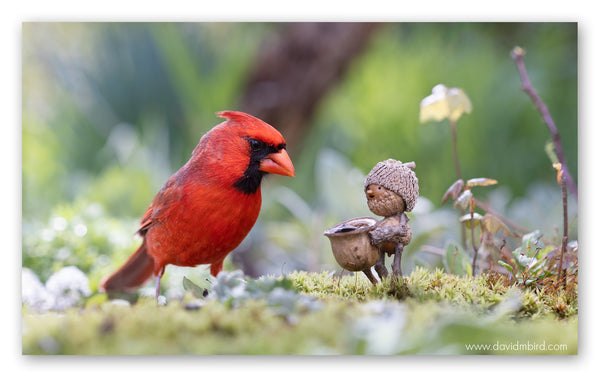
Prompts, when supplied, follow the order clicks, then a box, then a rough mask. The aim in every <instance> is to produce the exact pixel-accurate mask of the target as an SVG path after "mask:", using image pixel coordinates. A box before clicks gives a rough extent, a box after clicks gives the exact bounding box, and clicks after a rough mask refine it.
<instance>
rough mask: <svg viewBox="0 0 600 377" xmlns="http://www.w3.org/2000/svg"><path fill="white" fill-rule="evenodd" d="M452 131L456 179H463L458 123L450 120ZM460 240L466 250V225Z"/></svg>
mask: <svg viewBox="0 0 600 377" xmlns="http://www.w3.org/2000/svg"><path fill="white" fill-rule="evenodd" d="M450 131H451V133H452V153H453V155H454V170H455V171H456V179H461V173H460V162H459V161H458V145H457V144H458V142H457V139H458V138H457V136H456V121H452V120H450ZM464 214H465V211H463V210H461V211H460V215H461V216H462V215H464ZM460 239H461V241H462V246H463V247H464V248H466V247H467V232H466V229H465V225H464V224H462V225H461V227H460Z"/></svg>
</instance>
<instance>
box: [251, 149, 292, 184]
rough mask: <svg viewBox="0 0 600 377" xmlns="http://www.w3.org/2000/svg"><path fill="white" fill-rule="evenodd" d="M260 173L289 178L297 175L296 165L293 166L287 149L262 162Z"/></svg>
mask: <svg viewBox="0 0 600 377" xmlns="http://www.w3.org/2000/svg"><path fill="white" fill-rule="evenodd" d="M258 170H260V171H264V172H265V173H272V174H279V175H286V176H288V177H293V176H295V175H296V173H295V171H294V165H292V160H290V156H288V153H287V152H286V151H285V149H281V150H280V151H279V152H277V153H271V154H270V155H268V156H267V157H266V158H265V159H263V160H262V161H261V162H260V167H259V169H258Z"/></svg>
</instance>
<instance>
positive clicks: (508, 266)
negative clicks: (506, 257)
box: [498, 260, 513, 272]
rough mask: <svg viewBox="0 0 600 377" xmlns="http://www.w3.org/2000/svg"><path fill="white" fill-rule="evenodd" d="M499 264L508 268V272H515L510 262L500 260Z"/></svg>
mask: <svg viewBox="0 0 600 377" xmlns="http://www.w3.org/2000/svg"><path fill="white" fill-rule="evenodd" d="M498 264H499V265H501V266H502V267H504V268H506V270H507V271H508V272H513V267H512V266H511V265H510V264H508V263H506V262H505V261H502V260H499V261H498Z"/></svg>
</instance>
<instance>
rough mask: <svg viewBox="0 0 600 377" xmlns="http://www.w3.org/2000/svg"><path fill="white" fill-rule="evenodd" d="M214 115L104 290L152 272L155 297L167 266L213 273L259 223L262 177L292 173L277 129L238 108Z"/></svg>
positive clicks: (143, 278) (135, 281)
mask: <svg viewBox="0 0 600 377" xmlns="http://www.w3.org/2000/svg"><path fill="white" fill-rule="evenodd" d="M217 115H218V116H220V117H223V118H226V119H228V120H227V121H225V122H223V123H221V124H219V125H217V126H215V127H214V128H213V129H212V130H210V131H209V132H208V133H206V134H205V135H204V136H203V137H202V138H201V139H200V142H199V143H198V146H197V147H196V148H195V149H194V152H193V153H192V157H191V158H190V160H189V161H188V162H187V163H186V164H185V165H183V167H182V168H181V169H179V171H178V172H177V173H175V174H174V175H173V176H172V177H171V178H169V180H168V181H167V182H166V183H165V185H164V186H163V187H162V189H161V190H160V191H159V192H158V194H157V195H156V197H155V198H154V200H153V201H152V203H151V204H150V207H149V208H148V210H146V213H145V214H144V217H143V218H142V221H141V222H140V228H139V229H138V231H137V233H138V234H140V235H141V236H142V237H143V242H142V245H141V246H140V247H139V249H137V251H136V252H135V253H134V254H133V255H132V256H131V257H129V259H128V260H127V261H126V262H125V264H124V265H123V266H122V267H121V268H119V269H118V270H117V271H116V272H115V273H113V274H112V275H110V276H108V277H105V278H104V279H102V281H101V282H100V289H101V290H103V291H105V292H111V291H123V290H131V289H133V288H136V287H138V286H139V285H141V284H143V283H144V282H145V281H146V280H147V279H148V278H150V277H151V276H152V274H154V275H156V276H157V279H156V296H157V297H158V292H159V289H160V278H161V277H162V275H163V273H164V271H165V266H166V265H167V264H173V265H176V266H196V265H199V264H210V273H211V274H212V275H214V276H216V275H217V274H218V273H219V271H221V270H222V269H223V260H224V259H225V257H226V256H227V254H229V253H230V252H231V251H232V250H233V249H235V248H236V247H237V246H238V245H239V244H240V243H241V242H242V240H243V239H244V238H245V237H246V235H247V234H248V232H250V229H252V226H253V225H254V223H255V222H256V219H257V217H258V213H259V211H260V205H261V200H262V199H261V194H260V182H261V180H262V177H263V176H264V175H265V174H267V173H273V174H279V175H286V176H290V177H293V176H294V175H295V173H294V166H293V165H292V161H291V160H290V158H289V156H288V154H287V152H286V150H285V140H284V139H283V136H281V134H280V133H279V132H278V131H277V130H276V129H274V128H273V127H271V126H270V125H268V124H267V123H265V122H263V121H262V120H260V119H257V118H255V117H253V116H251V115H248V114H245V113H242V112H237V111H222V112H218V113H217Z"/></svg>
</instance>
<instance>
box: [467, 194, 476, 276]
mask: <svg viewBox="0 0 600 377" xmlns="http://www.w3.org/2000/svg"><path fill="white" fill-rule="evenodd" d="M474 207H475V201H474V200H473V199H472V198H471V203H470V205H469V213H470V214H471V246H473V263H472V266H473V267H472V269H473V276H475V267H476V263H477V247H475V225H474V224H473V212H474Z"/></svg>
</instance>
